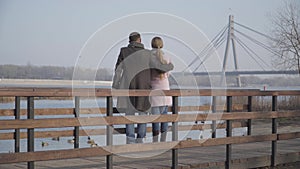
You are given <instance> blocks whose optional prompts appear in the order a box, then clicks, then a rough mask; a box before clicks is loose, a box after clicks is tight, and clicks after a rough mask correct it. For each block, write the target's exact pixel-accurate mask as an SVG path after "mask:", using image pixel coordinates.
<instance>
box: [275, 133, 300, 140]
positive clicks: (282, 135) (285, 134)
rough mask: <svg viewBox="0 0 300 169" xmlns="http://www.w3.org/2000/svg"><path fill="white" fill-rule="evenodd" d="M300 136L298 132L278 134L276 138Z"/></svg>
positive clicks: (287, 138)
mask: <svg viewBox="0 0 300 169" xmlns="http://www.w3.org/2000/svg"><path fill="white" fill-rule="evenodd" d="M296 138H300V132H293V133H282V134H278V138H277V140H289V139H296Z"/></svg>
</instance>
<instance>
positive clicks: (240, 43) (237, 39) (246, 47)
mask: <svg viewBox="0 0 300 169" xmlns="http://www.w3.org/2000/svg"><path fill="white" fill-rule="evenodd" d="M234 38H235V40H236V41H237V43H238V44H239V45H240V46H241V47H242V48H243V49H244V50H245V52H246V53H247V54H248V55H249V56H250V57H251V58H252V59H253V60H254V61H255V62H256V63H257V64H258V65H259V66H260V68H262V69H263V70H264V71H265V68H264V67H263V65H262V64H261V62H259V61H258V60H257V59H256V58H255V57H254V56H253V55H252V54H251V53H253V54H254V55H255V56H257V57H258V55H257V54H256V53H255V52H254V51H253V50H251V49H250V48H249V47H248V46H247V45H246V44H245V43H244V42H242V41H241V40H240V39H239V38H238V37H236V36H235V37H234ZM258 58H259V59H260V60H261V61H262V63H264V64H265V65H267V66H268V67H269V65H268V64H266V63H265V61H264V60H262V59H261V58H260V57H258Z"/></svg>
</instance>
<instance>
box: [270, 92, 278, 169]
mask: <svg viewBox="0 0 300 169" xmlns="http://www.w3.org/2000/svg"><path fill="white" fill-rule="evenodd" d="M272 111H277V96H272ZM272 134H277V119H276V118H272ZM276 154H277V140H274V141H272V155H271V167H275V166H276Z"/></svg>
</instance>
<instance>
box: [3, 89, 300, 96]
mask: <svg viewBox="0 0 300 169" xmlns="http://www.w3.org/2000/svg"><path fill="white" fill-rule="evenodd" d="M163 92H164V95H166V96H292V95H295V96H299V95H300V91H299V90H281V91H280V90H274V91H261V90H258V89H172V90H163ZM150 94H151V95H152V96H155V95H161V92H155V91H152V90H112V89H99V88H96V89H93V88H73V89H72V88H13V87H10V88H0V96H23V97H29V96H34V97H72V96H83V97H93V96H95V97H106V96H149V95H150Z"/></svg>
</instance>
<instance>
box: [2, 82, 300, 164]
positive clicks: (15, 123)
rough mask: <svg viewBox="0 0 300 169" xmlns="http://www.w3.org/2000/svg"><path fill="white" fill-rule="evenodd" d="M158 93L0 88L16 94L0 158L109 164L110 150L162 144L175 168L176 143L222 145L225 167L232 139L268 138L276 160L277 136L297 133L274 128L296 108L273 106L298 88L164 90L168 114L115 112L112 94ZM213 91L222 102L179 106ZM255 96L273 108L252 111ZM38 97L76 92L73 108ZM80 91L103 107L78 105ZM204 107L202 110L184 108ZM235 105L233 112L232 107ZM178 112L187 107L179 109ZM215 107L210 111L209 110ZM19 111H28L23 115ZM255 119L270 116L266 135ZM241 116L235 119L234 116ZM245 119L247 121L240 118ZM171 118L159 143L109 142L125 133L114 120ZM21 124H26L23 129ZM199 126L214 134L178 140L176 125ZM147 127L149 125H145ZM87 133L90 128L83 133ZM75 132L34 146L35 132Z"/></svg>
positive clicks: (298, 134) (4, 161)
mask: <svg viewBox="0 0 300 169" xmlns="http://www.w3.org/2000/svg"><path fill="white" fill-rule="evenodd" d="M150 94H151V95H160V93H156V92H153V91H149V90H131V91H127V90H117V91H111V89H90V88H88V89H82V88H80V89H69V88H1V89H0V96H7V97H15V108H14V109H1V110H0V117H3V116H12V117H14V119H3V120H0V130H11V129H13V130H14V132H7V133H0V141H1V140H14V142H15V146H14V152H13V153H12V152H11V153H2V154H0V164H9V163H20V162H27V164H28V168H29V169H33V168H34V162H36V161H47V160H59V159H69V158H82V157H93V156H106V159H107V160H106V167H107V168H113V155H115V154H120V153H133V152H147V151H153V150H164V149H166V147H172V166H171V167H172V168H178V149H182V148H190V147H207V146H217V145H225V146H226V154H225V156H226V165H225V166H226V168H228V169H229V168H231V165H232V161H233V159H232V145H233V144H242V143H251V142H264V141H270V142H271V144H272V153H271V164H270V166H276V165H277V163H276V157H277V141H279V140H288V139H296V138H300V131H299V132H292V133H280V134H279V133H278V132H277V119H278V118H285V117H299V116H300V110H293V111H284V110H280V111H278V110H277V102H278V96H300V91H295V90H289V91H287V90H285V91H260V90H243V89H240V90H233V89H232V90H230V89H228V90H223V89H211V90H210V89H203V90H201V89H200V90H167V91H164V94H165V95H167V96H172V101H173V105H172V107H170V109H169V111H170V112H172V114H168V115H149V116H147V117H146V118H141V117H142V116H126V117H124V116H113V114H114V113H116V109H114V108H113V104H112V102H113V96H114V97H115V96H128V95H129V96H148V95H150ZM188 96H197V97H205V96H209V97H212V100H213V103H216V100H217V99H218V97H223V98H226V102H225V103H226V104H225V105H217V104H211V105H206V106H179V102H178V99H179V97H188ZM240 96H246V97H247V99H248V100H247V104H246V105H234V104H233V102H232V100H233V97H240ZM254 96H268V97H271V99H272V110H266V111H264V112H263V113H262V112H253V111H252V100H253V97H254ZM24 97H25V98H26V99H27V109H21V105H20V103H21V98H24ZM38 97H49V98H50V97H74V102H75V107H74V108H51V109H50V108H47V109H35V107H34V102H35V98H38ZM83 97H103V98H105V99H106V107H105V108H101V107H99V108H80V99H81V98H83ZM193 111H194V112H195V111H204V112H206V113H188V112H193ZM233 111H234V112H233ZM179 112H187V113H180V114H179ZM208 112H213V113H208ZM99 113H102V114H104V115H105V114H106V116H103V117H81V115H84V114H99ZM42 115H48V116H49V115H72V116H73V117H71V118H38V119H35V116H42ZM21 116H27V118H26V119H21ZM253 119H272V133H271V134H266V135H255V136H253V135H251V129H252V126H251V123H252V120H253ZM216 120H224V121H226V123H224V124H223V125H217V124H216ZM237 120H238V121H239V122H236V121H237ZM241 120H242V121H246V123H242V122H241ZM195 121H212V124H195V125H185V126H181V125H178V123H179V122H195ZM153 122H172V126H171V133H172V140H171V141H167V142H161V143H143V144H125V145H113V135H114V134H118V133H124V128H116V129H114V128H113V126H114V125H124V124H135V123H153ZM82 126H106V129H85V130H82V129H80V127H82ZM245 126H246V127H247V128H248V133H247V134H248V135H247V136H232V130H233V128H235V127H245ZM65 127H73V128H74V130H60V131H47V130H46V131H35V129H47V128H65ZM217 128H226V137H224V138H216V133H215V130H216V129H217ZM21 129H27V131H26V132H24V131H22V130H21ZM188 129H189V130H202V129H212V131H213V133H212V138H209V139H207V141H205V142H202V141H201V139H200V140H198V139H197V140H182V141H179V140H178V131H181V130H188ZM147 130H148V132H149V131H151V129H150V128H148V129H147ZM87 133H88V134H87ZM101 134H102V135H106V146H100V147H91V148H79V143H80V142H79V139H80V136H87V135H101ZM69 136H73V137H74V149H64V150H61V149H60V150H48V151H35V150H34V147H35V146H34V145H35V144H34V142H35V139H36V138H48V137H50V138H51V137H69ZM21 139H27V152H20V146H21V145H20V140H21Z"/></svg>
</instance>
